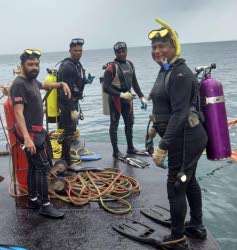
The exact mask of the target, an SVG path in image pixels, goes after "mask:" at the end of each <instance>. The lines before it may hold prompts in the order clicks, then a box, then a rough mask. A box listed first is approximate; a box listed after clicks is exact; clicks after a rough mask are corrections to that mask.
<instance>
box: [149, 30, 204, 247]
mask: <svg viewBox="0 0 237 250" xmlns="http://www.w3.org/2000/svg"><path fill="white" fill-rule="evenodd" d="M173 37H174V36H173V34H172V33H171V32H170V31H169V30H168V29H166V28H162V29H160V30H156V31H152V32H150V34H149V39H150V40H151V42H152V57H153V59H154V60H155V61H156V62H157V63H158V64H159V65H160V66H161V69H160V71H159V74H158V77H157V79H156V82H155V84H154V86H153V88H152V90H151V93H150V98H151V99H152V102H153V112H152V113H153V115H152V121H153V124H154V125H153V128H155V129H156V131H157V133H158V134H159V135H160V137H161V140H160V143H159V146H158V148H157V149H156V150H155V152H154V154H153V160H154V162H155V164H156V165H157V166H159V167H161V166H162V164H163V161H164V159H165V156H166V155H167V153H168V180H167V192H168V199H169V203H170V213H171V235H169V236H166V237H165V238H164V240H163V241H164V242H163V243H164V244H166V243H167V245H169V244H174V245H175V244H179V243H182V242H185V237H184V233H185V234H187V235H189V236H191V237H196V238H200V239H205V238H206V229H205V227H204V225H203V221H202V196H201V189H200V186H199V184H198V182H197V180H196V177H195V174H196V167H197V162H198V160H199V158H200V156H201V154H202V152H203V150H204V149H205V147H206V144H207V135H206V132H205V129H204V128H203V125H202V123H201V121H200V120H201V112H200V110H199V103H198V91H199V90H198V82H197V79H196V77H195V76H194V74H193V73H192V71H191V70H190V69H189V68H188V66H187V65H186V63H185V60H183V59H181V58H180V59H178V56H176V46H175V44H176V43H175V41H174V38H173ZM186 198H187V200H188V203H189V206H190V217H191V219H190V221H189V222H186V225H185V224H184V221H185V216H186V212H187V204H186Z"/></svg>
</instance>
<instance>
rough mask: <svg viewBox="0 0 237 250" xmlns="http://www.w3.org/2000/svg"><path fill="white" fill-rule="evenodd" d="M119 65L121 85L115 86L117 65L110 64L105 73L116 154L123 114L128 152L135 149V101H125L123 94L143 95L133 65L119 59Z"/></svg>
mask: <svg viewBox="0 0 237 250" xmlns="http://www.w3.org/2000/svg"><path fill="white" fill-rule="evenodd" d="M114 62H115V63H117V65H118V72H117V74H118V81H119V85H117V86H115V85H114V84H113V80H114V77H115V75H116V67H115V63H113V62H112V63H111V64H109V66H108V67H107V68H106V70H105V73H104V85H103V87H104V92H106V93H107V94H109V108H110V129H109V133H110V139H111V143H112V146H113V151H114V153H117V152H119V149H118V136H117V131H118V125H119V119H120V115H121V114H122V116H123V120H124V124H125V135H126V139H127V145H128V150H129V149H131V150H132V149H134V146H133V124H134V115H133V101H132V100H131V101H129V100H125V99H123V98H120V93H121V92H124V93H125V92H127V91H130V90H131V88H133V89H134V91H135V92H136V94H137V95H138V96H139V97H140V98H141V97H143V93H142V92H141V89H140V87H139V85H138V82H137V78H136V74H135V69H134V66H133V64H132V63H131V62H130V61H128V60H126V61H124V60H123V61H121V60H118V59H115V60H114Z"/></svg>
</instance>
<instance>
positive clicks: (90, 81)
mask: <svg viewBox="0 0 237 250" xmlns="http://www.w3.org/2000/svg"><path fill="white" fill-rule="evenodd" d="M94 78H95V76H92V75H91V74H90V73H89V74H88V77H87V79H86V84H91V83H92V82H93V80H94Z"/></svg>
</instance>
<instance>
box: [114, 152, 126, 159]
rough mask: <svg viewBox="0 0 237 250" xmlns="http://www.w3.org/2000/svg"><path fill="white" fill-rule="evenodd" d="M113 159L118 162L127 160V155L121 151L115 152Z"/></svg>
mask: <svg viewBox="0 0 237 250" xmlns="http://www.w3.org/2000/svg"><path fill="white" fill-rule="evenodd" d="M113 157H114V158H116V159H118V160H123V159H125V158H126V157H125V155H123V154H122V153H121V152H120V151H118V152H113Z"/></svg>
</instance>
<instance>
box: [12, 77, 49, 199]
mask: <svg viewBox="0 0 237 250" xmlns="http://www.w3.org/2000/svg"><path fill="white" fill-rule="evenodd" d="M41 87H42V84H41V83H40V82H38V81H37V80H29V79H27V78H24V77H21V76H18V77H17V78H16V79H15V80H14V81H13V83H12V85H11V89H10V95H11V99H12V102H13V105H16V104H23V105H24V111H23V115H24V118H25V121H26V127H27V130H28V132H29V134H30V136H31V138H32V140H33V142H34V144H35V147H36V153H35V154H33V155H30V154H29V153H28V152H27V151H26V156H27V159H28V162H29V169H28V177H27V183H28V194H29V198H35V197H37V195H40V198H41V202H42V203H43V204H45V203H48V202H49V199H48V174H49V170H50V163H49V160H50V161H51V159H50V158H49V157H50V155H49V152H50V149H49V148H48V147H49V144H48V143H47V142H48V141H47V134H46V131H45V130H43V126H42V125H43V103H42V99H41V95H40V91H39V89H40V88H41ZM16 126H17V124H16ZM16 131H18V133H17V137H18V139H20V141H21V143H24V139H23V137H22V135H21V133H20V131H19V130H17V127H16Z"/></svg>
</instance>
